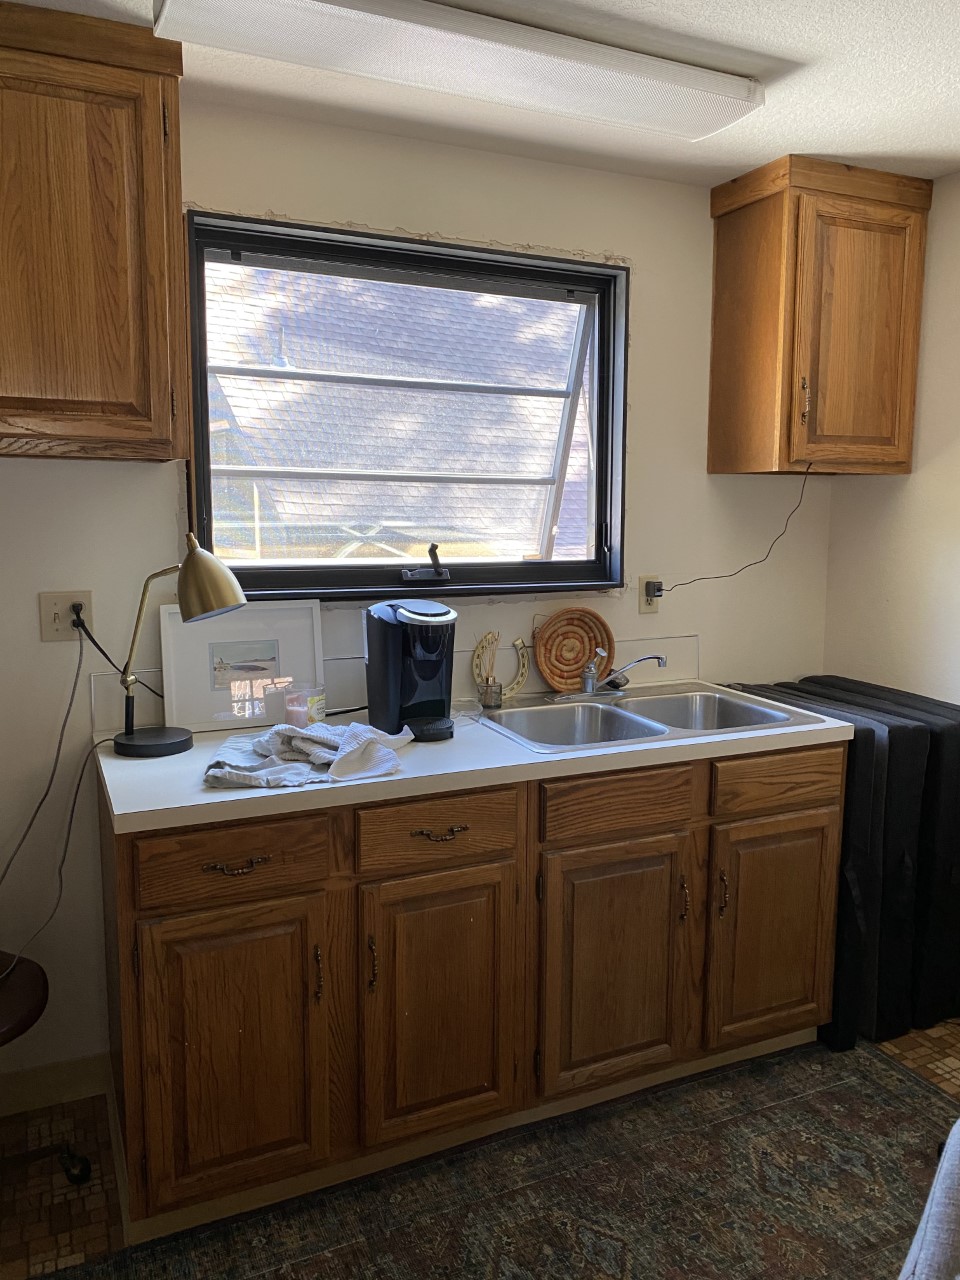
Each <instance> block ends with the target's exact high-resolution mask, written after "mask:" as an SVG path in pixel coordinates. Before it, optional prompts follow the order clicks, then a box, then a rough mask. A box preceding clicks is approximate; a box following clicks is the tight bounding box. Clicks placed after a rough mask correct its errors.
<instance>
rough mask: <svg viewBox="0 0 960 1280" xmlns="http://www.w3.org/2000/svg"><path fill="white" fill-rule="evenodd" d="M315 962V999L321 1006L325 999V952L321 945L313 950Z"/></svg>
mask: <svg viewBox="0 0 960 1280" xmlns="http://www.w3.org/2000/svg"><path fill="white" fill-rule="evenodd" d="M313 962H314V964H315V965H316V966H317V986H316V990H315V991H314V993H313V998H314V1000H316V1002H317V1004H319V1003H320V1001H321V1000H322V999H323V952H322V951H321V950H320V945H319V943H318V944H317V945H316V946H315V947H314V948H313Z"/></svg>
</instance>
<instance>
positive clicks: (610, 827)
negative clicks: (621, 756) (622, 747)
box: [540, 765, 694, 845]
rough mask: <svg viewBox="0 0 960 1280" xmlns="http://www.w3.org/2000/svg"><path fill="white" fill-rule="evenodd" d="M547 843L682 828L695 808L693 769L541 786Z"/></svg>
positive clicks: (587, 841)
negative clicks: (666, 828)
mask: <svg viewBox="0 0 960 1280" xmlns="http://www.w3.org/2000/svg"><path fill="white" fill-rule="evenodd" d="M540 806H541V807H540V813H541V818H540V825H541V836H542V838H543V841H544V843H545V844H564V845H578V844H596V843H598V842H600V841H603V840H607V839H612V838H614V837H616V836H628V835H632V834H634V833H635V832H636V831H637V830H638V829H640V828H643V827H679V826H683V825H684V824H685V823H687V822H688V821H689V820H690V818H691V816H692V815H693V811H694V787H693V769H692V768H691V767H690V766H689V765H681V766H679V767H678V768H672V769H635V770H633V771H632V772H630V773H613V774H606V775H602V776H599V777H596V778H588V779H579V778H578V779H577V780H576V781H575V782H574V781H569V782H568V781H564V782H544V783H541V785H540Z"/></svg>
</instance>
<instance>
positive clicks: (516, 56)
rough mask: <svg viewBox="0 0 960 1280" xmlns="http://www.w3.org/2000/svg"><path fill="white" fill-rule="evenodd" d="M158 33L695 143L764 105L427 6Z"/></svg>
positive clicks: (310, 9) (330, 4)
mask: <svg viewBox="0 0 960 1280" xmlns="http://www.w3.org/2000/svg"><path fill="white" fill-rule="evenodd" d="M156 32H157V35H159V36H165V37H167V38H168V39H171V40H182V41H183V42H184V43H187V44H201V45H209V46H211V47H213V48H216V49H230V50H233V51H235V52H237V53H249V54H254V55H256V56H258V57H262V58H271V59H274V60H276V61H278V62H290V63H296V64H298V65H300V66H307V67H316V68H319V69H322V70H325V71H336V72H342V73H345V74H348V75H355V76H364V77H367V78H368V79H373V80H385V81H388V82H389V83H391V84H401V85H409V86H412V87H415V88H419V89H429V90H432V91H433V92H435V93H447V94H454V95H456V96H457V97H460V98H471V99H474V100H476V101H480V102H492V103H497V104H499V105H500V106H506V107H515V108H518V109H520V110H523V111H536V112H540V113H541V114H547V115H554V116H564V117H567V118H570V119H574V120H588V121H593V122H597V123H602V124H608V125H616V126H619V127H621V128H627V129H639V130H645V131H650V132H652V133H664V134H669V135H670V136H671V137H675V138H686V139H688V140H690V141H696V140H698V139H700V138H707V137H709V136H710V135H711V134H713V133H718V132H719V131H720V130H721V129H725V128H727V126H728V125H731V124H733V123H734V122H735V121H737V120H740V119H742V117H743V116H745V115H748V114H749V113H750V112H751V111H755V110H756V109H757V108H758V107H760V106H762V105H763V86H762V85H761V84H760V83H759V82H758V81H756V80H751V79H747V78H745V77H743V76H734V75H727V74H726V73H724V72H720V71H704V70H703V69H702V68H700V67H690V66H686V65H685V64H684V63H681V62H670V61H667V60H666V59H664V58H652V57H649V56H648V55H647V54H643V53H632V52H630V51H629V50H626V49H616V48H614V47H613V46H612V45H604V44H596V43H594V42H593V41H591V40H577V39H574V38H573V37H572V36H564V35H558V34H557V33H556V32H553V31H541V30H538V29H537V28H535V27H526V26H522V25H520V24H519V23H516V22H504V21H503V20H501V19H500V18H488V17H485V16H483V15H482V14H477V13H466V12H464V11H463V10H460V9H451V8H449V7H448V6H447V5H442V4H434V3H432V0H270V2H269V3H266V4H265V3H262V0H164V4H163V7H162V8H161V10H160V15H159V17H158V18H157V22H156Z"/></svg>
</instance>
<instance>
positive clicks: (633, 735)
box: [484, 682, 818, 753]
mask: <svg viewBox="0 0 960 1280" xmlns="http://www.w3.org/2000/svg"><path fill="white" fill-rule="evenodd" d="M817 720H818V717H817V716H814V715H808V714H807V713H805V712H802V711H796V710H794V709H793V708H792V707H785V706H781V705H779V704H777V703H772V702H766V701H764V700H763V699H757V698H751V697H747V696H746V695H744V694H739V693H735V692H733V691H732V690H727V689H720V688H716V687H712V686H710V685H704V684H700V683H699V682H691V683H689V684H685V685H678V686H671V687H670V690H669V691H664V692H661V691H660V690H659V689H658V688H657V687H656V686H655V687H654V688H653V689H651V690H650V691H649V692H642V693H641V692H639V691H638V690H636V689H634V690H631V689H630V688H629V687H628V688H627V689H625V690H624V691H623V692H622V693H620V694H614V695H609V694H603V695H591V694H582V695H576V696H574V697H572V698H570V699H569V700H559V701H554V702H550V701H547V700H546V699H540V700H539V701H537V702H533V703H527V704H526V705H523V706H515V707H504V708H503V709H502V710H500V711H487V712H485V714H484V723H485V724H487V725H489V726H490V728H491V729H495V730H497V732H498V733H502V734H505V735H506V737H508V738H513V739H514V741H515V742H520V743H522V744H523V745H524V746H525V747H527V748H529V749H530V750H532V751H538V752H542V753H549V752H553V751H575V750H577V748H586V747H603V746H625V745H627V744H630V743H640V742H644V741H646V740H648V739H650V738H657V739H665V740H676V739H679V738H691V737H700V736H701V735H703V734H720V733H723V734H730V733H753V732H756V731H757V730H758V729H770V728H774V727H783V728H787V727H792V726H794V725H801V724H811V723H815V722H816V721H817Z"/></svg>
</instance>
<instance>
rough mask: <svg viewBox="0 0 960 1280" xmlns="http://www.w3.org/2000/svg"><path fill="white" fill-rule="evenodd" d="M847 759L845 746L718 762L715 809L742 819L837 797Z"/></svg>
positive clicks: (715, 777) (714, 773)
mask: <svg viewBox="0 0 960 1280" xmlns="http://www.w3.org/2000/svg"><path fill="white" fill-rule="evenodd" d="M843 760H844V749H843V747H823V748H816V749H813V750H810V751H783V752H777V753H776V754H775V755H774V754H771V755H764V756H744V757H741V758H740V759H735V760H718V761H717V762H716V763H715V764H714V766H713V813H714V814H715V815H716V816H717V817H719V818H729V817H739V816H741V815H746V814H752V813H770V812H772V811H774V810H777V809H783V810H787V809H802V808H805V807H806V806H807V805H811V804H822V803H824V802H825V801H830V800H836V799H837V798H838V797H839V795H840V792H841V790H842V788H843Z"/></svg>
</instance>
